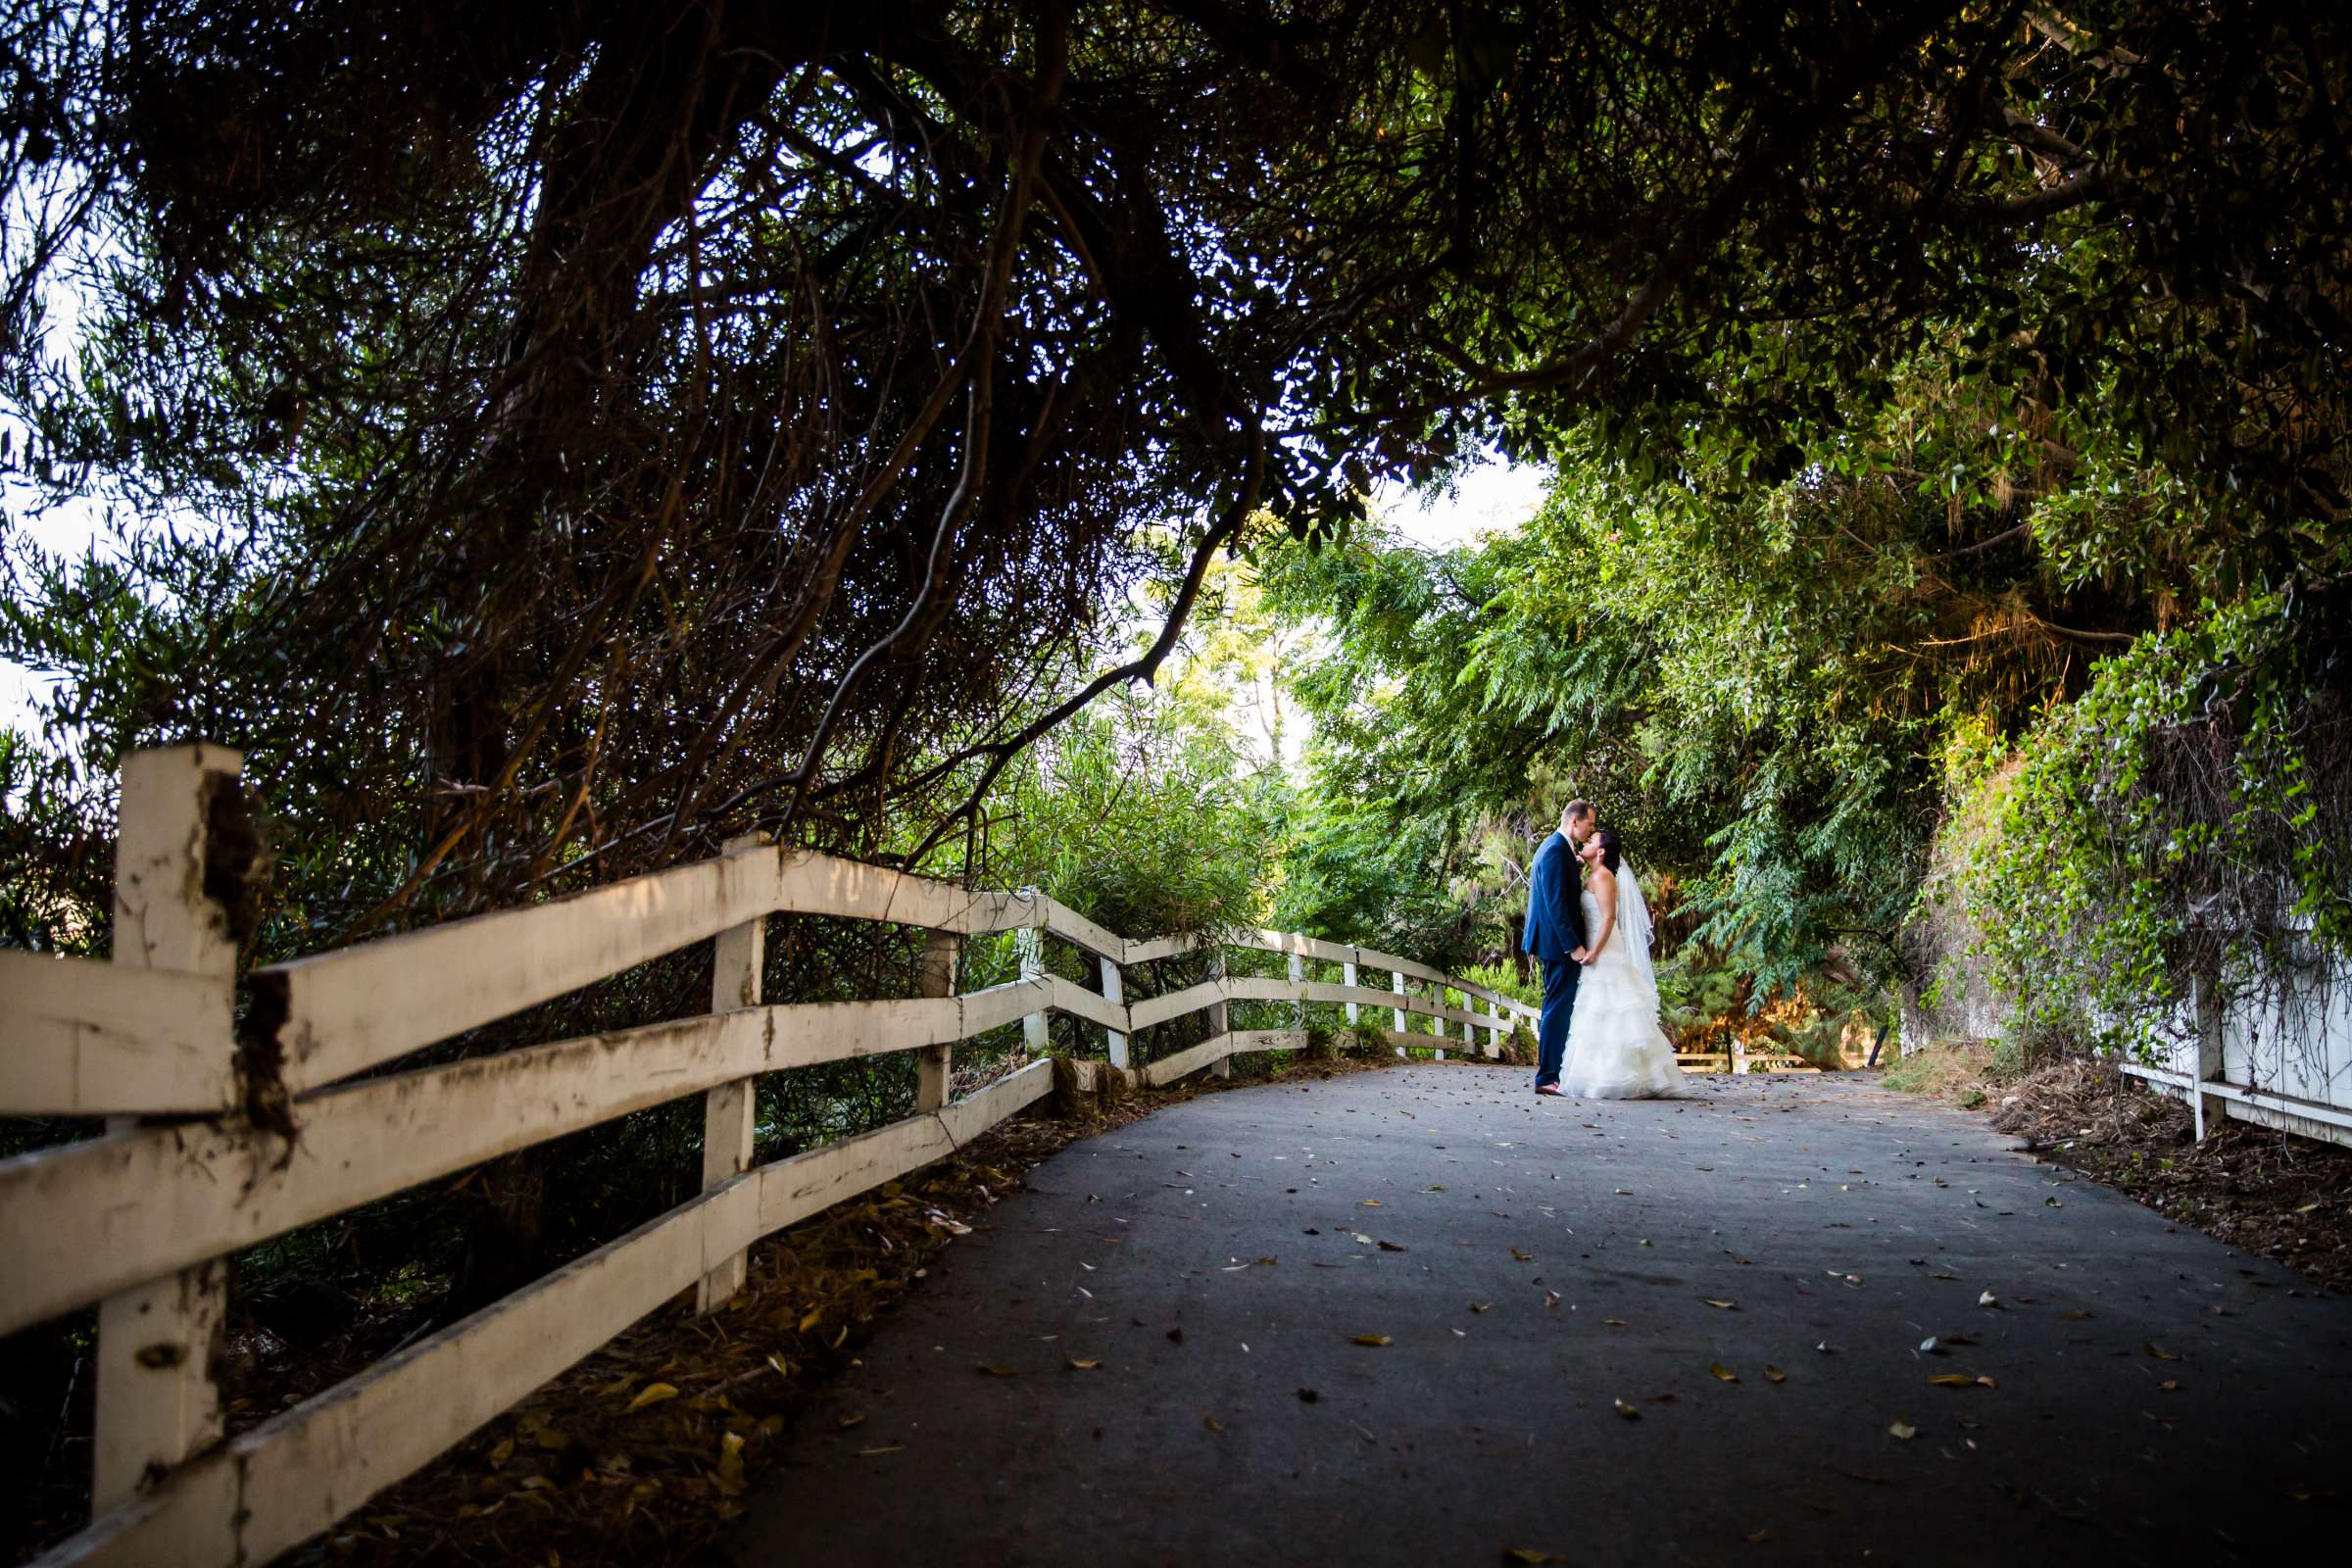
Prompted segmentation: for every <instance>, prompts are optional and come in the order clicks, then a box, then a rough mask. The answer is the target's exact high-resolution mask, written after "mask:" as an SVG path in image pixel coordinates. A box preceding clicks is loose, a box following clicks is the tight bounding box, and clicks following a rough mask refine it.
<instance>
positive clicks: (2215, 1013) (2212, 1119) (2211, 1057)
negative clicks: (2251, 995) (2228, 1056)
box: [2188, 975, 2229, 1142]
mask: <svg viewBox="0 0 2352 1568" xmlns="http://www.w3.org/2000/svg"><path fill="white" fill-rule="evenodd" d="M2188 986H2189V998H2190V1000H2191V1002H2192V1003H2194V1005H2195V1006H2196V1009H2197V1070H2196V1072H2195V1073H2194V1074H2193V1075H2192V1076H2193V1077H2194V1078H2195V1080H2196V1081H2195V1082H2193V1083H2191V1084H2190V1085H2189V1086H2188V1108H2189V1114H2190V1116H2191V1118H2192V1120H2193V1123H2194V1126H2195V1128H2196V1135H2197V1138H2198V1140H2199V1142H2202V1141H2203V1140H2204V1138H2205V1135H2206V1133H2207V1132H2209V1131H2211V1130H2212V1129H2214V1128H2217V1127H2219V1126H2221V1124H2222V1123H2223V1122H2224V1121H2226V1120H2228V1119H2229V1102H2228V1101H2226V1100H2224V1099H2223V1098H2222V1097H2221V1096H2219V1095H2209V1094H2207V1093H2206V1092H2205V1086H2206V1085H2207V1084H2209V1083H2213V1082H2216V1081H2217V1080H2219V1079H2222V1078H2224V1077H2227V1076H2228V1072H2229V1069H2228V1068H2227V1067H2226V1066H2225V1065H2224V1064H2223V1059H2222V1022H2223V1014H2222V1001H2221V996H2220V989H2221V988H2220V987H2219V986H2218V985H2216V984H2215V983H2214V981H2213V979H2212V978H2211V977H2210V976H2207V975H2194V976H2191V977H2190V979H2189V982H2188Z"/></svg>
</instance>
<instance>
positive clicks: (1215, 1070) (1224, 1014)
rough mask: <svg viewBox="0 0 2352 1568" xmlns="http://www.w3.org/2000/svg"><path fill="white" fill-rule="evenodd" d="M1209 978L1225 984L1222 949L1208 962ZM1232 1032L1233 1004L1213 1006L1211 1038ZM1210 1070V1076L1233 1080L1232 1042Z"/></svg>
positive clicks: (1209, 1026)
mask: <svg viewBox="0 0 2352 1568" xmlns="http://www.w3.org/2000/svg"><path fill="white" fill-rule="evenodd" d="M1208 977H1209V978H1210V979H1211V980H1214V981H1215V982H1216V983H1217V984H1219V985H1223V984H1224V983H1225V950H1224V949H1223V948H1221V947H1220V948H1219V949H1217V955H1216V956H1215V957H1213V958H1211V959H1209V960H1208ZM1232 1032H1233V1010H1232V1005H1231V1004H1230V1003H1224V1002H1218V1003H1214V1004H1211V1005H1210V1006H1209V1009H1208V1036H1209V1038H1210V1039H1211V1040H1214V1039H1216V1038H1217V1037H1218V1036H1220V1035H1228V1034H1231V1033H1232ZM1208 1070H1209V1074H1210V1076H1212V1077H1216V1078H1231V1077H1232V1076H1233V1048H1232V1044H1231V1042H1228V1043H1227V1045H1226V1050H1225V1054H1224V1055H1222V1056H1219V1057H1218V1058H1217V1059H1216V1061H1215V1062H1214V1063H1213V1064H1212V1065H1211V1066H1210V1067H1209V1069H1208Z"/></svg>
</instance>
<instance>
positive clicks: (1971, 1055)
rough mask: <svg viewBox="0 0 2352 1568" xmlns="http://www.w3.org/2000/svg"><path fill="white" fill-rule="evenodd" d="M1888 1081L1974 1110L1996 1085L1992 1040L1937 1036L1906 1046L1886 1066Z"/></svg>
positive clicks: (1890, 1085) (1892, 1086) (1891, 1086)
mask: <svg viewBox="0 0 2352 1568" xmlns="http://www.w3.org/2000/svg"><path fill="white" fill-rule="evenodd" d="M1885 1082H1886V1084H1887V1088H1889V1089H1899V1090H1902V1091H1903V1092H1904V1093H1905V1094H1912V1095H1925V1096H1927V1097H1928V1098H1929V1099H1931V1100H1942V1101H1948V1102H1950V1103H1952V1104H1955V1105H1960V1106H1964V1107H1966V1108H1969V1109H1972V1110H1973V1109H1975V1108H1976V1107H1977V1106H1979V1105H1982V1104H1984V1103H1985V1102H1986V1101H1987V1100H1989V1099H1991V1098H1993V1091H1994V1090H1995V1088H1996V1087H1997V1075H1996V1073H1995V1070H1994V1065H1993V1049H1992V1043H1991V1042H1990V1041H1985V1040H1938V1041H1936V1042H1935V1043H1934V1044H1932V1045H1927V1046H1922V1047H1920V1048H1918V1049H1916V1050H1910V1049H1906V1050H1905V1051H1904V1053H1903V1054H1902V1055H1901V1056H1899V1057H1898V1058H1896V1059H1895V1061H1894V1062H1893V1063H1892V1064H1891V1065H1889V1066H1888V1067H1887V1076H1886V1080H1885Z"/></svg>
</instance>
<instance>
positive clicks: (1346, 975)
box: [1340, 948, 1356, 1029]
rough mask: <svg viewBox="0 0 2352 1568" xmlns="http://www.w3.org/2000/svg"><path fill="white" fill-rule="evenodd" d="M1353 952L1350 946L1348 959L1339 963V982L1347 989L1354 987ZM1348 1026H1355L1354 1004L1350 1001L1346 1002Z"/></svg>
mask: <svg viewBox="0 0 2352 1568" xmlns="http://www.w3.org/2000/svg"><path fill="white" fill-rule="evenodd" d="M1354 952H1355V950H1354V949H1352V948H1350V949H1349V950H1348V960H1347V961H1346V962H1345V963H1343V964H1341V965H1340V984H1342V985H1344V986H1347V987H1348V989H1349V990H1353V989H1354V987H1355V978H1356V976H1355V957H1354ZM1354 1027H1355V1004H1354V1003H1352V1002H1350V1003H1349V1004H1348V1028H1350V1029H1352V1028H1354Z"/></svg>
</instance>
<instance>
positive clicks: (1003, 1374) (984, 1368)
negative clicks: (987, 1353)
mask: <svg viewBox="0 0 2352 1568" xmlns="http://www.w3.org/2000/svg"><path fill="white" fill-rule="evenodd" d="M972 1370H973V1371H975V1372H985V1373H987V1374H988V1375H989V1376H990V1377H992V1378H1017V1377H1019V1376H1020V1373H1018V1372H1017V1371H1015V1370H1013V1369H1012V1368H1011V1367H1008V1366H1005V1365H1004V1364H1002V1363H1000V1362H996V1361H982V1362H981V1363H980V1364H979V1365H977V1366H975V1367H974V1368H973V1369H972Z"/></svg>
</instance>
